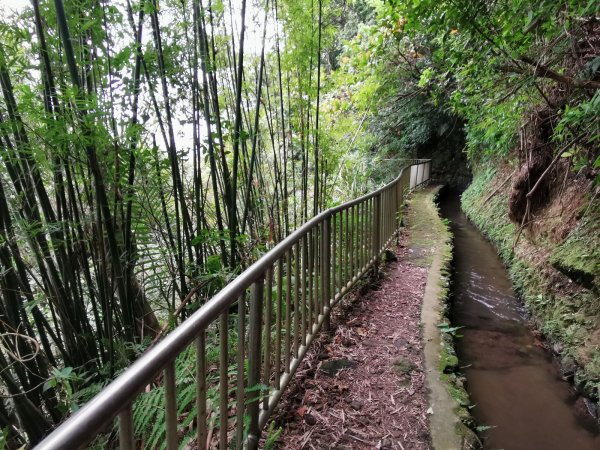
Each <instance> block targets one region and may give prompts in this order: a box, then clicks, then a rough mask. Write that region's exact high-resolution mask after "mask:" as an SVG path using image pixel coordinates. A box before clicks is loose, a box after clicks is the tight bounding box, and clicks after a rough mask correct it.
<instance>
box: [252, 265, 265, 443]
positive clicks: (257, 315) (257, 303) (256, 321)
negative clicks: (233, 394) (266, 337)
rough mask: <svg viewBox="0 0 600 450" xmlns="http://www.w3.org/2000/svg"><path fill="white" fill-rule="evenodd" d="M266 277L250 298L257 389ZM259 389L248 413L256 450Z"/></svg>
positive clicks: (260, 280) (258, 284)
mask: <svg viewBox="0 0 600 450" xmlns="http://www.w3.org/2000/svg"><path fill="white" fill-rule="evenodd" d="M264 286H265V278H264V275H262V276H261V277H260V278H259V279H258V280H256V281H255V282H254V285H253V286H252V298H251V299H250V317H249V320H250V329H249V337H248V387H249V388H253V389H256V386H258V385H259V383H260V360H261V335H262V309H263V294H264ZM258 394H259V391H256V390H254V391H253V392H252V393H251V394H250V396H251V397H252V398H253V400H252V401H251V402H249V403H248V415H249V416H250V424H249V427H248V450H256V449H257V448H258V441H259V440H260V428H259V426H258V419H259V413H260V408H259V403H260V398H259V397H260V396H259V395H258Z"/></svg>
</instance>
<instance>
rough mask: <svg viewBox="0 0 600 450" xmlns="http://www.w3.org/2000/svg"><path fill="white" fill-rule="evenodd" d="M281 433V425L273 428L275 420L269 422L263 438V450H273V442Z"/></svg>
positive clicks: (275, 441) (274, 442)
mask: <svg viewBox="0 0 600 450" xmlns="http://www.w3.org/2000/svg"><path fill="white" fill-rule="evenodd" d="M282 433H283V428H282V427H277V428H275V422H271V423H270V424H269V428H268V429H267V438H266V439H265V444H264V447H263V448H264V449H265V450H273V449H274V448H275V444H276V443H277V440H278V439H279V437H280V436H281V434H282Z"/></svg>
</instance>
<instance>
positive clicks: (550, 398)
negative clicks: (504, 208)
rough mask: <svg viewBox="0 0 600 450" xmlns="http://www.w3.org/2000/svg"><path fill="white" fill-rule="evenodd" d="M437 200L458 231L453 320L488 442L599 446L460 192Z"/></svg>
mask: <svg viewBox="0 0 600 450" xmlns="http://www.w3.org/2000/svg"><path fill="white" fill-rule="evenodd" d="M440 207H441V212H442V215H443V216H444V217H446V218H448V219H450V221H451V223H452V231H453V233H454V238H455V270H456V272H455V278H454V287H453V294H454V304H453V311H452V321H453V324H454V325H455V326H457V325H462V326H464V327H465V328H463V329H461V330H460V331H459V333H461V334H462V335H463V336H464V337H463V338H462V339H459V340H458V347H457V351H458V356H459V359H460V364H461V366H463V367H464V366H466V367H465V368H464V369H463V370H462V371H463V372H464V373H465V375H466V377H467V386H468V391H469V394H470V396H471V400H472V403H473V404H475V405H476V406H475V407H474V408H473V410H472V412H473V414H474V415H475V418H476V419H477V421H478V423H479V424H480V425H486V426H491V427H493V428H490V429H489V430H487V431H485V432H484V433H483V437H484V439H485V441H484V445H485V448H486V449H504V450H537V449H543V450H554V449H556V450H571V449H573V450H588V449H589V450H592V449H593V450H600V435H599V433H598V426H597V425H596V424H595V422H594V421H593V420H592V418H591V416H587V417H586V415H585V414H583V413H582V412H581V411H580V409H581V408H579V409H578V408H576V401H577V397H576V396H575V394H574V392H573V390H572V388H571V387H570V385H569V384H568V383H567V382H565V381H563V380H562V379H561V376H560V371H559V369H558V367H557V366H556V364H555V363H554V362H553V360H552V357H551V355H550V354H549V353H548V352H547V351H546V350H544V349H543V348H541V346H540V345H539V342H536V339H535V338H534V336H533V334H532V333H531V331H530V329H529V328H528V326H527V321H526V320H525V318H524V311H523V310H522V308H521V306H520V304H519V302H518V300H517V299H516V298H515V296H514V292H513V290H512V287H511V283H510V281H509V279H508V274H507V272H506V270H505V268H504V267H503V265H502V262H501V261H500V259H499V257H498V255H497V253H496V251H495V250H494V248H493V247H492V246H491V245H490V244H489V243H488V242H487V241H486V240H485V239H484V238H483V237H482V235H481V234H480V233H479V232H478V231H477V229H475V227H474V226H473V225H471V223H470V222H469V221H468V219H467V218H466V217H465V215H464V214H463V213H462V212H461V211H460V203H459V199H458V195H456V194H452V193H448V194H446V195H444V196H443V198H442V202H441V205H440ZM579 403H581V400H580V401H579Z"/></svg>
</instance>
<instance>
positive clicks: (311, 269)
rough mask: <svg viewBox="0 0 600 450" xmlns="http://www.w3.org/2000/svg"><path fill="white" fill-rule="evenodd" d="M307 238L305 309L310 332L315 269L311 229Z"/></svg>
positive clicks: (313, 242) (313, 240)
mask: <svg viewBox="0 0 600 450" xmlns="http://www.w3.org/2000/svg"><path fill="white" fill-rule="evenodd" d="M308 235H309V239H308V241H309V242H308V295H307V299H306V301H307V302H308V311H306V319H307V328H308V329H307V333H312V317H313V295H314V290H313V289H314V281H315V280H314V270H315V261H314V259H315V257H314V253H315V239H314V238H315V237H314V233H313V230H310V231H309V233H308Z"/></svg>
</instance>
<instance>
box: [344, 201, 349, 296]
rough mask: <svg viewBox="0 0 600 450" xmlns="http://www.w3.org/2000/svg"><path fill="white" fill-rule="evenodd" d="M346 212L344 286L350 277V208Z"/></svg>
mask: <svg viewBox="0 0 600 450" xmlns="http://www.w3.org/2000/svg"><path fill="white" fill-rule="evenodd" d="M344 212H345V214H346V217H345V221H346V226H345V229H344V247H345V251H344V286H346V285H347V284H348V280H349V279H350V208H346V209H345V210H344Z"/></svg>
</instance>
